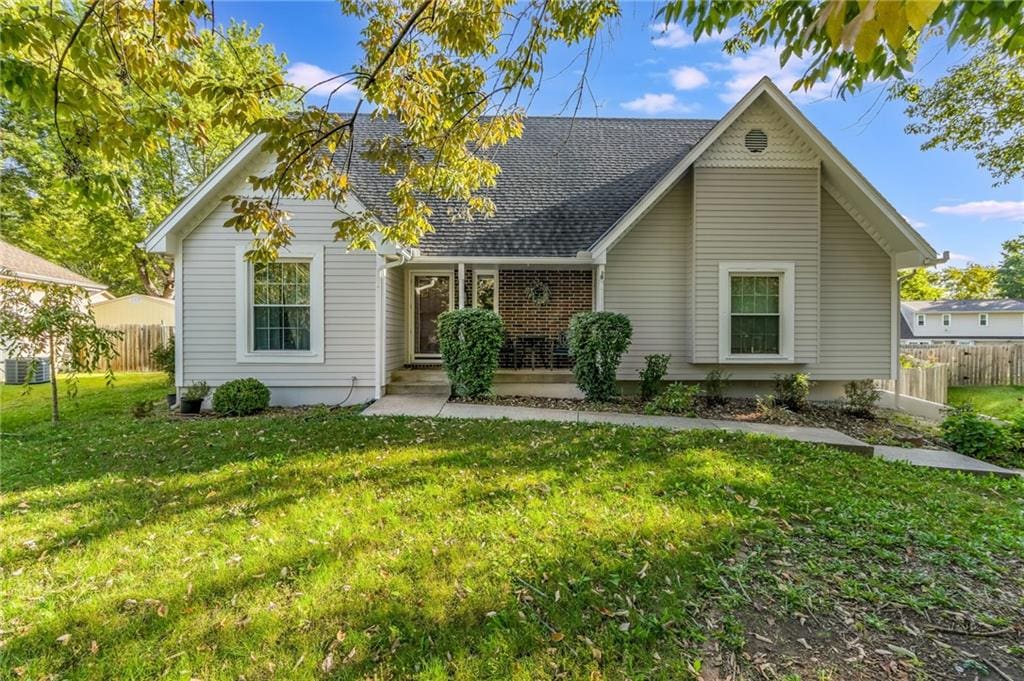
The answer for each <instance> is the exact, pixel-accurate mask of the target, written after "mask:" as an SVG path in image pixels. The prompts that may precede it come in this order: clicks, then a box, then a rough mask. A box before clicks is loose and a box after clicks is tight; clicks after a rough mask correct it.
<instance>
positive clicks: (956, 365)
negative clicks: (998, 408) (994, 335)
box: [900, 343, 1024, 385]
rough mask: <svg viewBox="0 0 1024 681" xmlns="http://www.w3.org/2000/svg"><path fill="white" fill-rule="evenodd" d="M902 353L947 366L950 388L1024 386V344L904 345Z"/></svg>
mask: <svg viewBox="0 0 1024 681" xmlns="http://www.w3.org/2000/svg"><path fill="white" fill-rule="evenodd" d="M900 353H901V354H904V355H911V356H913V357H914V358H916V359H919V360H923V361H925V362H931V363H935V364H945V365H946V367H947V369H948V372H949V385H1024V343H1006V344H1001V345H930V346H915V345H911V346H906V345H904V346H902V347H901V348H900Z"/></svg>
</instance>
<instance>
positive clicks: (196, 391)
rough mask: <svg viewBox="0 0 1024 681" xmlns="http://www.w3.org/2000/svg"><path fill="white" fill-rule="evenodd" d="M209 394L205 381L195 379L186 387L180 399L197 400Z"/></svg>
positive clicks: (203, 398) (208, 387)
mask: <svg viewBox="0 0 1024 681" xmlns="http://www.w3.org/2000/svg"><path fill="white" fill-rule="evenodd" d="M209 394H210V386H208V385H207V384H206V381H196V382H193V383H192V385H190V386H189V387H188V390H186V391H185V394H184V395H182V396H181V399H183V400H188V401H190V402H198V401H199V400H205V399H206V396H207V395H209Z"/></svg>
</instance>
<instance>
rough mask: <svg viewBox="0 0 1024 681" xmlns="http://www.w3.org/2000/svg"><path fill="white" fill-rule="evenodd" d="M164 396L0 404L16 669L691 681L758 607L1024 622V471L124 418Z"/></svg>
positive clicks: (10, 665)
mask: <svg viewBox="0 0 1024 681" xmlns="http://www.w3.org/2000/svg"><path fill="white" fill-rule="evenodd" d="M161 386H162V379H161V377H159V376H124V377H122V378H120V379H119V380H118V382H117V385H116V387H114V388H105V387H103V384H102V380H101V379H95V380H93V379H85V380H83V381H82V384H81V394H80V396H79V397H78V398H77V400H76V401H75V403H74V404H71V403H70V402H69V403H68V406H67V408H66V410H65V413H66V421H65V422H64V423H62V424H60V425H59V426H56V427H54V426H51V425H50V424H48V423H46V419H47V417H48V412H47V409H46V403H45V397H42V398H41V397H40V396H39V394H32V395H30V396H27V397H22V396H18V395H17V394H16V393H15V394H14V395H13V396H12V393H11V391H9V390H7V389H5V391H4V393H3V394H2V397H3V399H4V404H3V411H4V429H5V431H6V432H5V434H4V436H3V440H2V444H3V460H2V467H3V468H2V480H3V487H2V493H0V525H2V527H3V532H2V533H0V566H2V568H0V593H2V594H4V597H3V598H2V599H0V622H2V627H0V629H2V631H0V639H2V641H0V678H6V677H10V678H14V677H15V676H16V675H21V676H24V677H26V678H40V677H44V676H47V675H52V676H53V677H58V678H68V679H87V678H89V679H91V678H117V679H148V678H156V677H162V676H167V677H168V678H190V677H198V678H204V679H214V678H224V679H228V678H231V679H235V678H239V677H242V676H244V677H245V678H247V679H262V678H282V677H283V678H296V677H297V678H309V677H325V676H330V677H332V678H346V679H347V678H365V677H374V678H382V679H387V678H418V679H443V678H458V679H480V678H495V679H509V678H513V679H533V678H551V677H556V676H559V675H560V677H561V678H590V679H598V678H605V679H619V678H626V677H628V678H664V679H680V678H688V677H689V676H690V672H691V670H692V666H691V665H695V664H697V663H696V662H695V661H696V660H700V659H703V658H705V657H706V656H707V650H708V645H709V641H717V642H719V643H720V644H721V645H722V646H725V647H726V649H730V647H732V648H742V647H743V646H744V641H750V640H751V639H750V638H749V633H750V632H749V631H747V628H748V627H749V626H751V625H750V624H749V621H750V617H751V616H752V615H758V616H761V617H763V616H764V614H765V613H767V614H768V615H770V616H771V617H775V618H779V620H780V621H782V620H785V619H786V618H796V617H808V616H809V617H812V618H815V621H818V619H817V618H819V617H820V618H829V617H833V616H834V615H833V613H834V611H835V607H836V606H837V605H841V606H842V607H843V609H844V611H845V612H847V613H852V617H853V619H854V620H855V622H854V623H853V624H848V626H850V627H855V628H856V629H857V630H858V631H860V630H862V631H860V633H859V634H850V636H849V638H851V639H852V638H853V637H854V636H857V635H861V634H863V635H865V636H867V635H875V634H870V632H868V628H869V627H870V629H871V631H875V630H878V629H885V628H886V627H887V626H888V625H887V624H886V623H890V622H900V621H901V617H913V616H914V615H915V613H916V614H918V615H920V614H922V613H923V614H924V615H927V616H928V617H929V618H930V621H934V622H943V621H944V618H947V617H948V613H949V612H957V611H959V612H963V613H966V616H967V617H968V618H969V619H971V620H973V619H977V618H980V617H989V618H990V619H991V621H996V622H1002V621H1006V620H1007V619H1011V620H1012V618H1014V617H1016V616H1017V615H1019V614H1020V608H1021V605H1022V601H1021V600H1020V596H1019V594H1021V593H1024V585H1022V584H1021V580H1022V579H1024V577H1022V575H1021V572H1022V571H1021V570H1020V557H1021V556H1022V555H1024V524H1022V523H1021V517H1022V515H1021V514H1022V501H1021V500H1022V498H1024V484H1022V483H1021V482H1020V481H1010V480H1001V479H995V478H971V477H963V476H959V475H955V474H950V473H944V472H939V471H931V470H922V469H911V468H909V467H906V466H903V465H894V464H888V463H884V462H881V461H878V460H873V459H866V458H863V457H859V456H856V455H852V454H845V453H841V452H837V451H835V450H831V449H828V448H825V447H819V446H812V445H806V444H800V443H794V442H790V441H784V440H774V439H769V438H763V437H752V436H741V435H725V434H722V433H720V432H681V433H667V432H663V431H657V430H648V429H634V428H621V427H610V426H581V425H575V424H541V423H511V422H481V421H455V420H432V419H406V418H377V419H367V418H364V417H360V416H358V415H357V414H355V413H353V412H351V411H348V410H328V409H326V408H318V409H310V410H302V411H279V412H274V413H270V414H267V415H264V416H261V417H251V418H246V419H218V418H201V419H194V420H181V419H177V418H173V417H168V416H164V415H161V416H156V417H151V418H146V419H133V418H132V417H130V416H129V415H128V410H129V407H130V405H131V404H132V403H133V402H134V401H136V400H138V399H142V398H144V397H148V398H151V399H153V400H161V399H162V396H163V389H162V387H161ZM966 587H969V588H966ZM1008 594H1018V596H1017V600H1016V601H1015V600H1014V598H1012V597H1009V598H1008V596H1007V595H1008ZM754 603H756V604H757V609H755V608H754V607H753V604H754ZM837 621H838V620H837ZM745 622H746V623H747V624H744V623H745ZM842 626H847V625H842ZM819 629H820V627H819ZM763 631H764V632H766V633H771V630H770V629H764V630H763ZM773 635H774V634H773ZM811 640H812V644H814V643H815V641H814V639H813V638H812V639H811ZM981 640H982V641H983V642H985V643H988V642H989V641H990V640H991V641H998V639H981ZM755 643H756V641H755ZM838 645H839V647H838V648H837V650H840V651H841V653H837V654H841V656H842V657H847V656H849V655H850V654H851V653H849V652H848V651H847V650H846V648H845V647H844V646H842V644H841V643H839V644H838ZM865 647H867V648H868V649H869V650H870V649H873V648H874V647H879V646H878V645H874V646H873V645H865ZM880 647H883V648H884V646H880ZM822 650H823V651H824V650H825V649H824V648H823V649H822ZM799 651H802V648H801V649H799V650H798V651H794V652H795V655H794V657H800V653H799ZM820 654H821V655H822V657H821V658H820V659H821V660H825V659H827V653H826V652H822V653H820ZM804 657H810V656H809V655H805V656H804ZM740 659H742V657H741V658H740ZM816 664H823V665H824V664H825V663H824V662H820V663H816ZM865 664H866V663H865ZM705 666H706V663H705ZM847 666H848V665H847V664H846V663H843V662H842V661H841V659H840V660H839V661H838V662H837V663H836V664H835V665H834V666H833V667H831V669H833V671H834V670H836V669H841V668H845V667H847ZM862 669H867V670H868V671H867V672H865V673H867V674H868V676H867V677H865V678H868V677H870V674H871V670H874V672H877V669H878V668H877V667H871V668H867V667H864V668H862ZM822 673H828V671H827V670H825V671H823V672H822ZM752 678H754V677H752ZM758 678H759V677H758ZM837 678H838V677H837Z"/></svg>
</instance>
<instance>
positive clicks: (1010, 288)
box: [996, 141, 1024, 300]
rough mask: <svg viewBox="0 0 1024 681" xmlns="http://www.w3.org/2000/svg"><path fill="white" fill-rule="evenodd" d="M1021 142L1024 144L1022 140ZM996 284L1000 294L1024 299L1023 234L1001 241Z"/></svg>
mask: <svg viewBox="0 0 1024 681" xmlns="http://www.w3.org/2000/svg"><path fill="white" fill-rule="evenodd" d="M1021 144H1022V145H1024V141H1022V143H1021ZM996 286H998V287H999V293H1000V294H1001V295H1002V296H1004V297H1006V298H1017V299H1019V300H1024V234H1021V235H1020V236H1018V237H1016V238H1013V239H1010V240H1008V241H1004V242H1003V258H1002V260H1001V261H1000V262H999V268H998V270H997V271H996Z"/></svg>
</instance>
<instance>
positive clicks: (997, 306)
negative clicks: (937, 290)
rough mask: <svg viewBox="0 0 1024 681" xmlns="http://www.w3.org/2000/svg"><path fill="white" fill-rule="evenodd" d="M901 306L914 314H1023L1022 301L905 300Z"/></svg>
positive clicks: (1023, 303)
mask: <svg viewBox="0 0 1024 681" xmlns="http://www.w3.org/2000/svg"><path fill="white" fill-rule="evenodd" d="M903 305H904V306H905V307H906V308H907V309H909V310H913V311H914V312H1024V300H1017V299H1014V298H1002V299H995V300H907V301H903Z"/></svg>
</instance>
